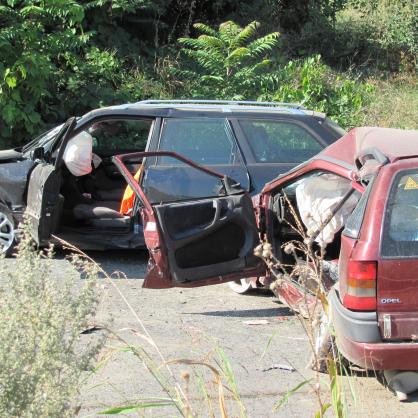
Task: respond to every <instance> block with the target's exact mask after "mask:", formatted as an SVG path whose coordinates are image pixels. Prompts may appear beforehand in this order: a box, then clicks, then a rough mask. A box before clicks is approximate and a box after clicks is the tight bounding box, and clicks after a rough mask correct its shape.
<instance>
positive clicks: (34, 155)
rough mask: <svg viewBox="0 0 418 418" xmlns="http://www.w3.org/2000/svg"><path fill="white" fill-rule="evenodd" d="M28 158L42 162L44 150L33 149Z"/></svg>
mask: <svg viewBox="0 0 418 418" xmlns="http://www.w3.org/2000/svg"><path fill="white" fill-rule="evenodd" d="M30 156H31V159H32V160H33V161H39V160H43V159H45V150H44V148H43V147H38V148H35V149H34V150H33V151H32V152H31V155H30Z"/></svg>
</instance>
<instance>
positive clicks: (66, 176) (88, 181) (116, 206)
mask: <svg viewBox="0 0 418 418" xmlns="http://www.w3.org/2000/svg"><path fill="white" fill-rule="evenodd" d="M151 125H152V122H151V121H150V120H115V121H105V122H99V123H97V124H95V125H93V126H91V127H90V128H89V129H88V131H87V132H83V134H84V135H85V136H86V137H85V138H83V139H84V140H85V141H84V144H88V141H86V139H88V137H90V138H91V144H90V149H89V145H87V146H86V145H85V146H86V147H87V148H86V149H79V150H76V151H75V152H74V153H72V154H71V155H70V156H69V158H68V161H66V160H65V157H66V156H65V154H64V164H63V165H62V170H61V173H62V179H61V189H60V203H59V206H60V208H59V216H58V217H57V221H56V228H55V229H56V232H57V235H58V236H59V237H61V238H63V239H65V240H68V241H74V240H76V241H77V242H80V239H81V242H82V244H84V245H83V248H86V249H89V248H90V247H91V248H96V247H97V248H98V249H100V248H102V247H103V248H106V241H107V240H112V243H113V245H114V244H115V242H116V241H118V240H119V241H120V245H121V246H122V247H127V248H130V247H135V246H136V245H137V244H138V242H136V241H135V238H134V237H133V235H134V234H133V232H134V224H135V223H139V221H140V219H139V217H135V219H134V218H133V217H132V216H131V215H130V214H124V213H121V211H120V208H121V202H122V199H123V196H124V192H125V189H126V186H127V184H126V181H125V179H124V178H123V176H122V175H121V173H120V172H119V170H118V169H117V167H116V166H115V165H114V164H113V162H112V157H113V156H114V155H118V154H122V153H130V152H138V151H144V149H145V147H146V144H147V141H148V137H149V135H150V132H151ZM74 138H75V137H74ZM72 140H73V139H71V140H70V142H69V143H68V144H67V149H69V148H70V145H71V141H72ZM77 151H78V153H77ZM86 155H88V156H91V155H92V156H93V157H92V158H91V157H89V160H86ZM83 164H84V167H83ZM140 165H141V161H140V160H136V161H135V160H132V161H130V162H129V163H128V164H127V167H128V169H129V170H130V172H131V173H132V174H133V175H134V174H136V173H137V172H138V170H139V168H140ZM137 218H138V219H137ZM97 236H103V237H104V239H103V241H102V242H100V241H98V240H97ZM83 237H84V238H83ZM89 240H91V241H96V242H97V244H95V243H94V242H92V243H91V245H88V241H89ZM141 242H142V238H141Z"/></svg>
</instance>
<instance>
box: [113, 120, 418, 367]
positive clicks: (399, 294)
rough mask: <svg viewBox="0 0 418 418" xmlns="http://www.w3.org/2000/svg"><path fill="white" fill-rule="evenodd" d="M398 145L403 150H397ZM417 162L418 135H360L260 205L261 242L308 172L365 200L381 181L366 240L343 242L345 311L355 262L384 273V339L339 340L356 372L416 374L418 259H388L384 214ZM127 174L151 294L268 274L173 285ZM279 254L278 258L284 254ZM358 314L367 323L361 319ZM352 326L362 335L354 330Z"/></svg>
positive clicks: (157, 234) (148, 213)
mask: <svg viewBox="0 0 418 418" xmlns="http://www.w3.org/2000/svg"><path fill="white" fill-rule="evenodd" d="M396 140H398V142H395V141H396ZM371 149H373V150H374V149H377V150H378V153H376V154H375V155H374V157H373V155H372V154H373V152H372V151H369V150H371ZM140 154H141V155H140ZM151 155H157V153H151V154H147V153H137V154H135V156H137V157H138V156H141V157H146V156H151ZM161 155H173V156H175V157H177V158H179V159H181V160H182V161H184V162H185V163H186V164H188V165H190V166H192V167H194V168H196V169H200V170H206V172H208V173H211V174H212V175H217V176H221V175H220V174H218V173H214V172H213V171H212V170H209V169H205V168H204V167H201V166H199V165H197V164H195V163H193V162H191V161H188V160H187V159H184V158H181V157H180V156H178V155H176V154H174V153H162V154H161ZM417 155H418V133H417V132H416V131H400V130H393V129H380V128H359V129H354V130H352V131H350V132H349V133H348V134H347V135H345V136H344V137H342V138H341V139H340V140H338V141H336V142H335V143H334V144H332V145H330V146H329V147H328V148H326V149H325V150H324V151H322V152H321V153H319V154H318V155H317V156H316V157H314V158H312V159H311V160H309V161H308V162H306V163H304V164H302V165H300V166H298V167H296V168H295V169H293V170H291V171H290V172H288V173H287V174H285V175H282V176H280V177H279V178H277V179H276V180H273V181H271V182H269V183H267V184H266V186H265V187H264V189H263V190H262V193H261V194H260V195H258V196H256V197H254V198H253V204H254V208H255V215H256V216H257V224H258V228H259V232H260V235H261V238H267V239H268V238H269V234H270V233H271V230H272V217H271V215H270V213H269V212H270V210H271V209H270V208H271V199H272V196H273V195H274V193H275V192H276V191H277V190H279V189H280V188H281V187H283V185H284V184H286V183H289V182H291V181H292V180H294V179H297V178H299V177H300V176H302V175H304V174H307V173H309V172H312V171H316V170H323V171H328V172H331V173H334V174H337V175H339V176H342V177H344V178H347V179H349V180H351V182H352V183H351V184H352V187H353V188H355V189H356V190H358V191H360V192H364V190H365V189H364V186H363V184H362V183H361V182H360V181H361V179H362V176H363V177H364V175H365V173H366V172H368V174H370V173H373V174H374V175H375V181H374V183H373V187H372V189H371V192H370V195H369V198H368V201H367V206H366V209H365V212H364V215H363V220H362V223H361V229H360V231H359V234H358V236H357V237H355V238H352V237H349V236H344V235H343V236H342V239H341V250H340V257H339V276H340V278H341V280H340V283H339V299H338V300H339V302H338V303H340V304H341V306H342V307H343V301H344V298H345V297H346V295H347V293H348V288H347V282H346V279H345V278H346V277H347V274H348V271H349V264H350V261H355V262H360V263H362V262H368V263H376V266H377V277H376V283H377V287H376V310H375V312H374V313H373V312H372V313H371V316H372V317H374V318H375V322H376V327H378V328H379V332H380V336H381V337H380V338H379V340H378V341H374V342H362V341H357V340H355V339H353V338H349V337H348V336H347V335H345V334H344V333H341V334H338V332H337V336H336V337H337V344H338V345H339V347H340V349H341V351H342V353H343V354H344V355H345V356H346V357H347V358H348V359H349V360H351V361H352V362H354V363H355V364H358V365H360V366H362V367H365V368H373V369H376V370H379V369H393V368H396V369H403V370H407V369H416V368H417V366H418V343H417V342H415V341H416V340H417V339H418V337H417V335H418V302H417V301H418V262H417V261H418V257H412V258H407V259H406V258H397V259H393V258H392V259H390V258H387V257H386V258H382V257H381V255H380V248H381V244H382V230H383V223H384V218H385V210H386V206H387V204H388V198H389V193H390V188H391V185H392V181H393V179H394V176H396V174H397V173H399V172H400V171H403V170H408V169H410V168H414V169H418V158H417V157H416V156H417ZM370 156H372V157H373V158H375V160H374V164H373V165H372V166H371V167H366V166H367V164H365V162H366V160H368V159H370ZM126 157H127V156H120V157H119V159H118V162H119V163H120V164H119V165H120V166H123V164H122V163H123V160H124V159H125V158H126ZM122 169H123V168H122ZM123 171H124V175H125V178H126V179H127V181H128V183H129V184H130V185H131V186H132V187H133V188H134V190H135V192H136V193H137V196H138V197H140V199H141V200H143V203H144V209H143V213H142V216H143V220H144V235H145V240H146V243H147V246H148V248H149V251H150V265H149V270H148V273H147V277H146V281H145V284H144V286H145V287H150V288H165V287H173V286H182V287H195V286H203V285H208V284H216V283H223V282H226V281H230V280H235V279H237V278H243V277H254V276H257V275H262V274H263V271H262V270H260V269H259V268H258V269H254V268H250V269H248V270H243V271H241V272H240V274H231V275H223V276H221V277H210V278H206V279H205V280H201V281H199V282H193V283H173V280H172V276H171V272H170V266H169V264H168V260H167V249H166V248H165V246H164V236H163V234H162V232H161V228H160V226H159V223H158V220H157V218H156V216H155V214H154V210H153V207H152V205H151V204H150V202H149V201H148V200H147V198H146V196H145V195H144V193H143V192H142V190H141V188H140V187H139V186H138V184H137V183H136V182H135V181H134V180H133V178H132V176H131V175H130V173H129V172H128V171H127V170H126V169H125V170H123ZM417 206H418V202H417ZM273 250H274V251H276V252H277V251H279V249H277V248H274V249H273ZM264 274H265V275H266V276H267V279H268V273H267V272H266V271H265V270H264ZM278 296H279V297H280V298H281V299H282V300H284V301H287V302H288V303H290V304H292V303H294V302H295V301H297V300H298V299H300V298H301V297H303V293H301V291H300V290H299V289H297V288H295V287H292V286H290V285H287V286H283V287H282V288H281V289H280V293H279V295H278ZM388 301H389V303H388ZM397 301H399V302H397ZM392 302H393V303H392ZM343 308H344V307H343ZM344 309H346V308H344ZM347 312H349V310H347ZM357 313H358V314H360V315H361V311H360V312H357ZM369 317H370V315H369ZM388 318H389V319H388ZM353 324H354V325H353V326H354V327H355V326H356V325H355V322H353ZM385 324H386V325H385ZM388 324H389V327H390V329H389V330H388V328H387V327H388ZM385 326H386V328H385ZM379 332H378V334H379Z"/></svg>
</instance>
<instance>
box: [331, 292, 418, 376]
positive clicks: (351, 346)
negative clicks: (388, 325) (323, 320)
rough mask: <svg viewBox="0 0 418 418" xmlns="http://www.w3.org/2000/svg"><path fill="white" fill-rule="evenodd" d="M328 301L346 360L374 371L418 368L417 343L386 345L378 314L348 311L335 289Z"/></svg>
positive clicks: (390, 343) (337, 337)
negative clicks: (381, 334) (382, 336)
mask: <svg viewBox="0 0 418 418" xmlns="http://www.w3.org/2000/svg"><path fill="white" fill-rule="evenodd" d="M329 300H330V306H331V317H332V322H333V325H334V328H335V333H336V342H337V346H338V348H339V350H340V351H341V353H342V354H343V356H344V357H345V358H347V359H348V360H350V361H351V362H352V363H354V364H357V365H358V366H361V367H363V368H365V369H371V370H389V369H398V370H417V369H418V343H415V342H384V341H382V339H381V336H380V332H379V326H378V322H377V317H376V312H353V311H350V310H348V309H346V308H345V307H344V306H343V305H342V304H341V302H340V298H339V296H338V291H337V290H336V289H335V288H332V290H331V292H330V295H329Z"/></svg>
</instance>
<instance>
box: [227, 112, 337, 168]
mask: <svg viewBox="0 0 418 418" xmlns="http://www.w3.org/2000/svg"><path fill="white" fill-rule="evenodd" d="M230 120H231V122H232V126H233V128H234V130H235V132H237V135H238V136H239V137H240V138H241V140H242V147H243V149H244V150H245V153H246V154H247V161H248V163H249V164H251V165H264V164H277V165H284V166H288V165H289V164H294V163H291V162H290V163H289V162H285V161H284V162H260V161H257V159H256V157H255V154H254V151H253V149H252V148H251V145H250V142H249V140H248V138H247V135H246V133H245V131H244V129H243V128H242V126H241V123H240V121H241V120H245V121H256V122H272V123H274V122H276V123H287V124H292V125H296V126H298V127H299V128H301V129H303V130H305V131H306V132H307V133H308V134H309V135H311V136H312V137H313V138H314V139H315V140H316V141H318V142H319V143H320V144H321V145H323V147H324V148H326V147H327V146H328V145H330V144H328V143H327V142H326V141H324V140H323V139H322V138H321V137H320V136H319V135H318V133H317V132H315V130H313V129H312V128H311V127H310V126H309V125H307V124H305V123H302V122H300V121H298V120H295V119H290V118H284V117H280V118H279V117H274V118H273V117H253V116H252V117H247V118H244V117H235V118H231V119H230ZM301 162H302V161H301ZM295 164H296V163H295Z"/></svg>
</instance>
